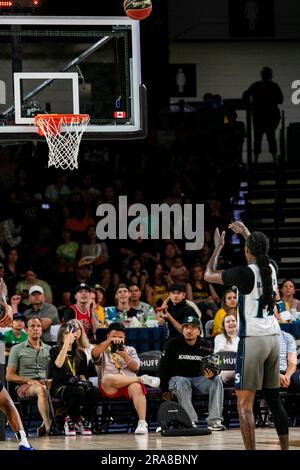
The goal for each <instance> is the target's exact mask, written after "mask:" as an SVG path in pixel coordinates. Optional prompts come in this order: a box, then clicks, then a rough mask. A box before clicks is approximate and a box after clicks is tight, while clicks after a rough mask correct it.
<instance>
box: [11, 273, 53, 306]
mask: <svg viewBox="0 0 300 470" xmlns="http://www.w3.org/2000/svg"><path fill="white" fill-rule="evenodd" d="M32 286H40V287H41V288H42V289H43V293H44V295H45V302H48V303H49V304H52V302H53V295H52V290H51V287H50V286H49V284H48V282H46V281H43V280H41V279H38V277H37V274H36V272H35V271H34V270H33V269H27V271H26V272H25V279H24V280H23V281H19V282H18V283H17V285H16V294H18V295H21V297H22V299H21V301H22V304H24V305H27V307H29V305H30V299H29V289H30V288H31V287H32Z"/></svg>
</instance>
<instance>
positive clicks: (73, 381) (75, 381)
mask: <svg viewBox="0 0 300 470" xmlns="http://www.w3.org/2000/svg"><path fill="white" fill-rule="evenodd" d="M69 385H75V386H76V387H82V388H83V389H84V390H91V388H92V387H93V384H92V382H90V381H89V380H80V379H79V378H78V377H75V376H74V377H71V378H70V380H69Z"/></svg>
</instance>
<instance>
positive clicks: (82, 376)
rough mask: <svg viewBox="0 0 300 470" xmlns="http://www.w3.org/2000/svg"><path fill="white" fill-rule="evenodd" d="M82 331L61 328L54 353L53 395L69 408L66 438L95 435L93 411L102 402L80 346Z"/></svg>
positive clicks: (52, 360) (52, 351)
mask: <svg viewBox="0 0 300 470" xmlns="http://www.w3.org/2000/svg"><path fill="white" fill-rule="evenodd" d="M78 331H79V329H78V328H76V325H72V324H69V323H64V324H63V325H61V327H60V329H59V331H58V335H57V346H55V347H53V348H52V349H51V351H50V360H51V367H52V380H53V381H52V385H51V393H52V395H53V396H54V397H56V398H59V399H63V401H64V403H65V404H66V406H67V410H68V411H67V413H68V414H67V416H66V418H65V424H64V431H65V435H66V436H76V431H77V432H79V433H80V434H82V435H84V436H90V435H91V434H92V418H93V412H94V409H95V407H96V405H97V403H98V401H99V390H98V389H97V388H96V387H94V386H93V385H92V383H91V382H90V381H88V363H87V357H86V355H85V352H84V351H83V350H82V349H81V348H80V347H79V343H78ZM81 406H82V409H81Z"/></svg>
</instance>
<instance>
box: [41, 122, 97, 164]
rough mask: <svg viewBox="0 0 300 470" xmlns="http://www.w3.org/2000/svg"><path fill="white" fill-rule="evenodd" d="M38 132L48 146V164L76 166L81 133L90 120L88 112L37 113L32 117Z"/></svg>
mask: <svg viewBox="0 0 300 470" xmlns="http://www.w3.org/2000/svg"><path fill="white" fill-rule="evenodd" d="M34 120H35V123H36V125H37V126H38V128H39V134H40V135H41V136H45V137H46V140H47V144H48V147H49V161H48V167H49V166H55V168H62V169H63V170H67V169H69V170H74V168H78V161H77V158H78V151H79V145H80V142H81V138H82V134H83V132H84V131H85V129H86V126H87V125H88V123H89V121H90V116H89V115H88V114H37V115H36V116H35V118H34Z"/></svg>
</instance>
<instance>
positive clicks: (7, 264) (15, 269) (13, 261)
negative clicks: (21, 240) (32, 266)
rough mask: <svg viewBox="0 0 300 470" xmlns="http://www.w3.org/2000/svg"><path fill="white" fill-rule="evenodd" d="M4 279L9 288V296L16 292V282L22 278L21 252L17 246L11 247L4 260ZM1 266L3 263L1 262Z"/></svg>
mask: <svg viewBox="0 0 300 470" xmlns="http://www.w3.org/2000/svg"><path fill="white" fill-rule="evenodd" d="M3 264H4V279H5V283H6V285H7V289H8V295H9V297H10V296H12V295H13V294H14V292H15V287H16V284H17V283H18V282H19V281H20V279H21V267H20V264H19V253H18V249H17V248H10V249H9V250H8V252H7V255H6V259H5V261H4V263H3ZM0 267H1V264H0Z"/></svg>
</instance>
